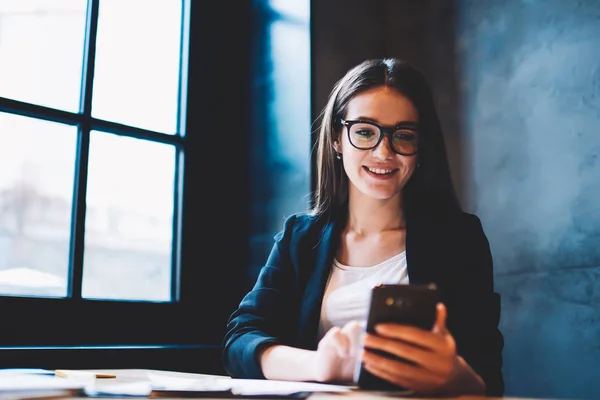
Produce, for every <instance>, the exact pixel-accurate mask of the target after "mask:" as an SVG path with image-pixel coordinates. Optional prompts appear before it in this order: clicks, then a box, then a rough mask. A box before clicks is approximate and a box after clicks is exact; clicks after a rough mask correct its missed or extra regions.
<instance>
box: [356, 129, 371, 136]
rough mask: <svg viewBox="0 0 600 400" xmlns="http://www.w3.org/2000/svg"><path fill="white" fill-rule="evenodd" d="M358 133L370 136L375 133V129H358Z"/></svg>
mask: <svg viewBox="0 0 600 400" xmlns="http://www.w3.org/2000/svg"><path fill="white" fill-rule="evenodd" d="M356 134H357V135H359V136H364V137H369V136H373V135H374V134H375V133H374V132H373V131H369V130H359V131H356Z"/></svg>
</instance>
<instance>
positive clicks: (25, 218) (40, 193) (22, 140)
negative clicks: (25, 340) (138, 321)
mask: <svg viewBox="0 0 600 400" xmlns="http://www.w3.org/2000/svg"><path fill="white" fill-rule="evenodd" d="M76 139H77V130H76V128H75V127H72V126H68V125H63V124H56V123H53V122H46V121H41V120H36V119H32V118H25V117H21V116H17V115H11V114H5V113H0V293H2V294H12V295H34V296H63V297H64V296H66V294H67V276H68V271H69V244H70V241H69V237H70V228H71V204H72V197H73V181H74V169H75V145H76V142H77V140H76Z"/></svg>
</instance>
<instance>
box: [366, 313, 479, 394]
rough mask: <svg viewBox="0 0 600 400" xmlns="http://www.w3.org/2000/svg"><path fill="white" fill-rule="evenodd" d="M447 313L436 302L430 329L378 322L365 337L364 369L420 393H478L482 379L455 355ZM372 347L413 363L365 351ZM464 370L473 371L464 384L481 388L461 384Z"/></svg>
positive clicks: (469, 372)
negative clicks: (435, 314)
mask: <svg viewBox="0 0 600 400" xmlns="http://www.w3.org/2000/svg"><path fill="white" fill-rule="evenodd" d="M447 314H448V312H447V309H446V306H445V305H444V304H442V303H440V304H438V305H437V316H436V322H435V324H434V326H433V328H432V329H431V331H426V330H423V329H420V328H417V327H413V326H407V325H400V324H394V323H385V324H379V325H377V326H376V327H375V331H376V332H377V334H376V335H374V334H367V335H366V336H365V341H364V346H365V351H364V353H363V359H362V360H363V363H364V366H365V368H366V369H367V370H368V371H369V372H370V373H372V374H373V375H375V376H378V377H380V378H382V379H385V380H387V381H389V382H392V383H394V384H396V385H400V386H403V387H405V388H407V389H410V390H413V391H415V392H416V393H420V394H433V395H459V394H466V393H473V392H481V391H482V388H483V390H484V388H485V385H484V384H483V381H482V380H481V378H479V376H477V375H476V374H475V373H474V372H473V370H472V369H471V368H470V367H468V365H467V364H466V362H465V361H464V360H463V359H462V358H461V357H459V356H458V355H457V354H456V343H455V341H454V337H453V336H452V335H451V334H450V332H449V331H448V329H447V328H446V317H447ZM375 349H376V350H382V351H384V352H386V353H389V354H392V355H395V356H398V357H401V358H403V359H405V360H409V361H412V362H413V363H414V365H411V364H409V363H405V362H402V361H397V360H393V359H391V358H387V357H384V356H381V355H378V354H375V353H373V352H370V351H368V350H375ZM466 369H467V370H468V371H466ZM465 372H466V373H468V374H475V376H474V377H471V378H472V379H466V380H465V383H467V382H468V383H473V382H474V383H475V386H480V387H469V388H467V387H462V386H464V385H463V384H462V383H461V381H463V380H464V379H463V375H464V373H465ZM477 383H478V385H477ZM482 385H483V386H482Z"/></svg>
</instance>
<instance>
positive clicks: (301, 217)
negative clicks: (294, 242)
mask: <svg viewBox="0 0 600 400" xmlns="http://www.w3.org/2000/svg"><path fill="white" fill-rule="evenodd" d="M329 220H330V219H329V218H328V217H327V215H317V214H314V213H311V212H309V211H301V212H296V213H292V214H290V215H288V216H287V217H286V218H285V219H284V222H283V228H282V229H281V231H280V232H279V233H278V234H277V237H279V238H281V237H283V236H289V235H293V236H305V235H311V234H318V233H320V232H321V231H322V230H323V228H324V227H325V225H327V223H328V222H329Z"/></svg>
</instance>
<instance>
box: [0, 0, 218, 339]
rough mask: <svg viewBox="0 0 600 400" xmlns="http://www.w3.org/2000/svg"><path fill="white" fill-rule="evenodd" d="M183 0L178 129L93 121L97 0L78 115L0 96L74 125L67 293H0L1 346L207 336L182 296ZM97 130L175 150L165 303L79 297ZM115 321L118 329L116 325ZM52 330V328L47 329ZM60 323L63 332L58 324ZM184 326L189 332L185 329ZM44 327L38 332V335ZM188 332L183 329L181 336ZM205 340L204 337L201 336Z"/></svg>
mask: <svg viewBox="0 0 600 400" xmlns="http://www.w3.org/2000/svg"><path fill="white" fill-rule="evenodd" d="M181 1H182V16H181V18H182V24H181V36H180V49H181V52H180V68H179V88H178V102H179V104H178V115H177V131H176V132H175V134H171V133H161V132H157V131H152V130H149V129H144V128H139V127H135V126H130V125H125V124H121V123H116V122H113V121H108V120H103V119H98V118H94V117H93V116H92V95H93V79H94V69H95V57H96V36H97V29H98V14H99V3H100V0H88V1H87V15H86V24H85V40H84V52H83V60H82V61H83V62H82V81H81V89H80V90H81V92H80V106H79V111H78V112H69V111H64V110H59V109H55V108H52V107H47V106H42V105H38V104H33V103H28V102H25V101H19V100H14V99H10V98H4V97H0V111H2V112H5V113H10V114H13V115H20V116H24V117H30V118H35V119H38V120H44V121H49V122H56V123H62V124H66V125H70V126H74V127H76V128H77V143H76V158H75V175H74V186H73V190H74V191H73V204H72V212H71V234H70V254H69V268H68V271H69V272H68V274H69V277H68V285H67V295H66V297H64V298H47V297H45V298H42V297H30V296H27V297H26V296H14V295H13V296H6V295H0V307H1V308H2V309H3V310H8V312H7V313H6V314H5V318H3V319H4V320H5V322H7V327H6V329H5V330H4V333H3V334H2V335H0V338H1V340H0V346H3V347H5V348H11V347H12V348H15V347H18V348H22V347H32V346H34V347H40V346H41V347H47V346H51V347H52V346H98V345H100V346H105V345H109V346H122V345H148V346H157V345H158V346H162V345H166V344H169V343H179V344H181V345H184V344H186V343H187V344H193V343H202V342H204V341H205V340H204V339H203V337H202V335H198V334H197V332H196V331H195V330H194V329H193V328H192V327H191V326H188V325H190V324H189V323H188V322H187V321H188V318H186V314H187V313H188V312H189V308H190V306H189V305H188V304H186V303H185V302H183V301H182V300H183V299H182V296H181V287H182V284H181V282H182V267H181V233H182V220H183V217H182V208H183V205H182V199H183V194H184V191H183V187H184V177H185V173H184V156H185V152H186V148H187V146H186V135H185V132H186V129H187V126H186V114H187V83H188V61H189V54H188V53H189V34H190V10H191V8H190V7H191V0H181ZM91 131H100V132H103V133H108V134H116V135H120V136H124V137H131V138H135V139H143V140H148V141H152V142H159V143H164V144H168V145H172V146H174V148H175V154H176V155H175V172H174V174H175V176H174V178H175V181H174V182H175V185H174V193H173V196H174V197H173V198H174V202H173V207H174V209H173V211H174V212H173V215H174V217H173V224H172V228H173V241H172V252H171V301H170V302H146V301H120V300H95V299H83V298H82V296H81V289H82V279H83V261H84V241H85V236H84V234H85V217H86V193H87V179H88V161H89V160H88V157H89V151H90V133H91ZM149 321H161V323H165V324H168V325H169V326H178V327H180V328H181V331H180V333H178V334H174V333H173V332H172V331H171V332H169V331H165V330H151V329H148V327H149ZM115 322H118V325H119V328H118V329H115ZM51 327H52V328H51ZM62 327H64V329H63V328H62ZM186 328H187V329H186ZM40 332H43V334H40ZM186 332H188V333H189V334H186ZM207 340H209V339H207Z"/></svg>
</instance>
